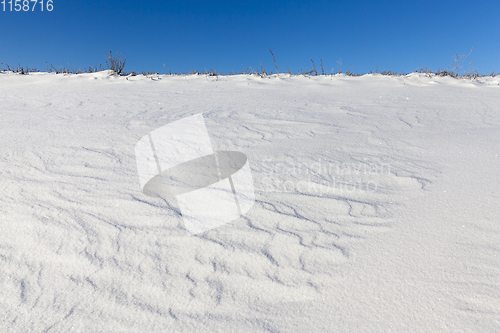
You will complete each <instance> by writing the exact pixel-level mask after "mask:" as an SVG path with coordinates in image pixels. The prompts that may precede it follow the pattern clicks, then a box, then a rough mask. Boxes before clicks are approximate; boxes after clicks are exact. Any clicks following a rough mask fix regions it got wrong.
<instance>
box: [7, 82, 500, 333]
mask: <svg viewBox="0 0 500 333" xmlns="http://www.w3.org/2000/svg"><path fill="white" fill-rule="evenodd" d="M499 105H500V77H498V76H497V77H488V78H480V79H479V80H477V81H474V82H471V81H469V80H461V79H453V78H446V77H444V78H443V77H435V76H427V75H425V74H410V75H408V76H399V77H391V76H382V75H377V74H373V75H365V76H362V77H348V76H345V75H336V76H333V77H330V76H328V77H319V76H318V77H303V76H293V77H290V76H287V75H281V76H280V77H279V78H278V77H268V78H260V77H258V76H250V75H236V76H219V77H209V76H205V75H192V76H159V77H155V78H154V79H153V80H152V79H149V78H146V77H144V76H129V77H127V78H126V77H119V76H109V75H108V74H107V73H106V72H100V73H95V74H81V75H56V74H48V73H32V74H30V75H18V74H13V73H6V72H4V73H0V116H1V117H0V119H1V124H2V126H1V127H2V131H1V132H0V143H1V145H0V189H1V191H2V196H1V198H0V313H2V316H1V317H0V331H2V332H402V331H405V332H425V331H426V332H430V331H434V332H494V331H499V330H500V252H499V251H500V245H499V244H500V209H499V207H500V176H499V170H500V134H499V133H500V112H499V111H500V108H499ZM198 113H203V114H204V118H205V123H206V127H207V128H208V133H209V134H210V137H211V140H212V145H213V146H214V149H215V150H220V151H239V152H243V153H244V154H246V156H247V157H248V162H249V165H250V168H251V172H252V177H253V184H254V189H255V204H254V206H253V208H252V209H251V210H250V211H249V212H248V213H247V214H245V215H244V216H243V217H242V218H238V219H236V220H234V221H233V222H231V223H228V224H225V225H223V226H221V227H219V228H215V229H213V230H210V231H207V232H205V233H201V234H198V235H193V236H190V237H189V236H188V235H186V233H185V230H184V227H183V224H182V217H181V216H180V215H179V211H178V209H176V208H175V207H172V206H170V205H168V203H167V202H165V201H164V200H161V199H159V198H154V197H149V196H146V195H145V194H144V193H143V192H142V190H141V185H140V183H139V177H138V171H137V164H136V157H135V151H134V149H135V145H136V143H137V142H138V140H140V139H141V138H142V137H144V136H145V135H148V133H150V132H151V131H153V130H155V129H157V128H160V127H162V126H164V125H166V124H169V123H172V122H174V121H176V120H180V119H183V118H185V117H188V116H191V115H193V114H198Z"/></svg>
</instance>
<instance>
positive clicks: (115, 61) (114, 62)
mask: <svg viewBox="0 0 500 333" xmlns="http://www.w3.org/2000/svg"><path fill="white" fill-rule="evenodd" d="M126 62H127V59H125V58H124V57H123V54H122V55H121V57H120V56H119V55H118V53H117V54H116V55H115V56H114V57H113V53H112V52H111V51H109V54H106V65H108V69H110V70H112V71H113V72H115V73H116V74H121V73H122V71H123V68H124V67H125V63H126Z"/></svg>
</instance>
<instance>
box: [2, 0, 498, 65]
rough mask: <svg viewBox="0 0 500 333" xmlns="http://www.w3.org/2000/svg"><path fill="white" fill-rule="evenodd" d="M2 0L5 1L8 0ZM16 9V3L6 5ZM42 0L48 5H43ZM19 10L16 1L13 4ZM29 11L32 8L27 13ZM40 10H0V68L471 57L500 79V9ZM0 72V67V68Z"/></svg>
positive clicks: (257, 0)
mask: <svg viewBox="0 0 500 333" xmlns="http://www.w3.org/2000/svg"><path fill="white" fill-rule="evenodd" d="M7 1H8V0H7ZM14 1H15V0H14ZM45 2H47V0H45ZM21 3H22V1H21ZM32 4H33V2H31V4H30V6H31V5H32ZM53 6H54V9H53V11H52V12H48V11H47V10H46V9H45V10H44V11H43V12H41V11H40V5H38V6H37V8H36V9H35V12H31V9H30V11H28V12H23V11H20V12H16V11H12V12H10V10H9V5H8V3H7V5H6V7H7V8H6V9H7V11H5V12H4V11H3V8H2V7H3V5H2V4H0V31H1V34H0V62H2V63H4V64H5V63H7V64H9V65H16V66H17V65H18V64H21V65H23V66H29V67H36V68H38V69H44V68H45V62H46V61H47V62H48V63H49V64H50V63H52V64H53V65H54V66H55V67H58V66H66V67H67V66H68V65H71V67H72V68H77V67H80V68H84V67H88V66H91V65H92V66H93V65H94V64H95V63H96V62H97V63H98V64H99V63H103V64H104V54H105V52H106V51H108V50H112V51H113V52H114V53H115V52H119V53H122V54H123V55H124V56H125V57H126V59H127V65H126V67H125V71H139V72H140V71H158V72H161V71H162V68H163V64H165V69H164V70H163V71H168V69H170V70H172V71H180V72H185V71H186V70H187V71H193V70H204V69H205V68H206V69H217V70H218V71H219V72H220V71H221V70H223V71H224V72H226V73H227V72H229V71H231V70H233V71H239V70H241V69H245V68H247V67H253V68H259V67H260V65H259V64H260V62H262V64H263V66H264V67H266V68H267V69H268V70H273V71H274V65H273V62H272V58H271V55H270V53H269V49H272V51H273V52H274V54H275V56H276V60H277V62H278V66H279V68H280V71H287V66H288V67H290V69H291V70H293V71H296V70H299V69H303V70H305V69H306V66H309V68H310V66H311V61H310V59H313V60H314V61H315V62H316V65H317V67H318V68H319V58H320V57H321V58H323V63H324V66H325V69H326V70H327V71H328V72H330V71H331V70H332V68H333V69H334V70H335V71H336V70H337V61H338V60H339V59H342V62H343V69H344V71H345V70H347V69H349V68H351V66H352V70H353V71H354V72H359V73H366V72H368V71H369V70H370V69H371V70H375V69H376V68H377V67H378V69H379V70H383V69H387V70H393V71H397V72H402V71H404V72H411V71H413V70H414V69H416V68H418V67H423V66H426V67H429V68H432V69H434V70H436V69H438V68H440V69H445V68H446V67H447V66H448V65H449V64H450V63H453V59H452V57H453V56H454V55H455V54H456V53H458V54H467V53H468V52H469V51H470V49H471V48H472V47H474V51H473V52H472V54H471V55H470V56H469V58H468V59H467V61H466V63H464V69H468V67H469V64H468V63H469V61H472V65H473V68H477V69H478V70H479V72H480V73H484V74H489V73H491V72H492V71H495V72H497V73H498V72H500V23H499V21H500V20H499V13H500V1H498V0H491V1H482V0H479V1H461V0H456V1H435V0H434V1H427V0H421V1H403V0H399V1H392V0H391V1H362V0H354V1H272V0H266V1H261V0H254V1H225V0H220V1H195V0H179V1H128V0H122V1H105V0H103V1H96V0H79V1H77V0H64V1H63V0H54V3H53ZM0 68H1V66H0Z"/></svg>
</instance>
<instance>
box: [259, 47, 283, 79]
mask: <svg viewBox="0 0 500 333" xmlns="http://www.w3.org/2000/svg"><path fill="white" fill-rule="evenodd" d="M269 52H271V55H272V56H273V61H274V67H275V68H276V74H278V77H280V72H279V70H278V64H277V63H276V58H275V57H274V53H273V51H271V49H269ZM261 66H262V64H261Z"/></svg>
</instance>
